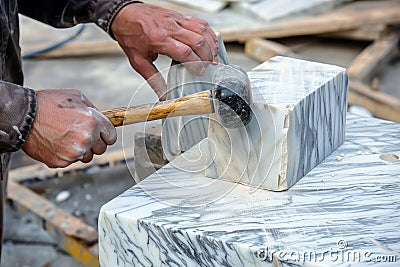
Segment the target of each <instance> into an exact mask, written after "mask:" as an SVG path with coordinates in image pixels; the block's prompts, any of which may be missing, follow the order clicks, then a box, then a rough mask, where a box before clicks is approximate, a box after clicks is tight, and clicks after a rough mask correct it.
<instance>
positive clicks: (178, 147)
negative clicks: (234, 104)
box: [162, 37, 229, 161]
mask: <svg viewBox="0 0 400 267" xmlns="http://www.w3.org/2000/svg"><path fill="white" fill-rule="evenodd" d="M218 45H219V49H218V59H219V62H220V64H224V65H226V64H229V61H228V56H227V53H226V50H225V45H224V42H223V41H222V39H221V38H220V37H219V38H218ZM216 68H217V66H213V65H208V67H207V68H206V70H205V73H204V75H203V76H197V75H195V74H193V73H191V72H190V71H188V69H187V68H186V67H185V66H184V65H183V64H180V63H179V62H172V64H171V67H170V69H169V71H168V79H167V87H168V91H167V99H175V98H179V97H182V96H186V95H190V94H194V93H198V92H201V91H206V90H210V89H211V87H212V80H213V76H214V72H215V70H216ZM207 131H208V114H204V115H193V116H182V117H176V118H167V119H165V120H163V129H162V146H163V151H164V155H165V158H166V159H168V160H169V161H171V160H172V159H174V158H175V157H177V156H179V155H180V154H181V153H182V152H184V151H186V150H189V149H190V148H191V147H192V146H193V145H195V144H197V143H198V142H199V141H201V140H203V139H204V138H205V137H207Z"/></svg>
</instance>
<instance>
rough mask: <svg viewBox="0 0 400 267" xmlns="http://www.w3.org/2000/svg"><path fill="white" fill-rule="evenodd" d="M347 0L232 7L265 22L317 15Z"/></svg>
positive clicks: (284, 0)
mask: <svg viewBox="0 0 400 267" xmlns="http://www.w3.org/2000/svg"><path fill="white" fill-rule="evenodd" d="M344 2H349V0H307V1H304V0H260V1H256V2H253V3H243V2H242V3H233V4H232V7H233V8H234V9H235V10H237V11H239V12H241V13H243V14H246V15H249V16H257V17H258V18H260V19H263V20H266V21H273V20H283V19H290V18H294V17H300V16H310V15H317V14H321V13H323V12H326V11H329V10H331V9H332V8H334V7H335V6H337V5H339V4H342V3H344Z"/></svg>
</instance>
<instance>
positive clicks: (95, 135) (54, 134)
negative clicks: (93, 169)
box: [22, 89, 117, 168]
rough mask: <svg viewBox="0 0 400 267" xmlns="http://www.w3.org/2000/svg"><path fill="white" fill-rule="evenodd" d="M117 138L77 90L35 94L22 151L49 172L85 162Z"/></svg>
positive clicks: (109, 126)
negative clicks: (34, 105)
mask: <svg viewBox="0 0 400 267" xmlns="http://www.w3.org/2000/svg"><path fill="white" fill-rule="evenodd" d="M116 139H117V134H116V130H115V128H114V126H113V125H112V124H111V122H110V121H109V120H108V119H107V118H106V117H105V116H104V115H102V114H101V113H100V112H99V111H98V110H97V109H96V108H95V107H94V106H93V104H92V103H91V102H90V101H89V100H88V99H87V98H86V97H85V96H84V95H83V94H82V93H81V92H80V91H79V90H73V89H70V90H44V91H38V92H37V111H36V118H35V121H34V122H33V124H32V127H31V130H30V131H29V134H28V137H27V139H26V141H25V143H24V145H23V147H22V149H23V150H24V151H25V153H26V154H28V155H29V156H30V157H32V158H34V159H36V160H38V161H41V162H43V163H45V164H46V165H47V166H49V167H51V168H57V167H66V166H68V165H69V164H71V163H73V162H76V161H79V160H80V161H82V162H85V163H86V162H89V161H90V160H91V159H92V158H93V154H98V155H100V154H102V153H104V152H105V151H106V149H107V145H112V144H113V143H114V142H115V141H116Z"/></svg>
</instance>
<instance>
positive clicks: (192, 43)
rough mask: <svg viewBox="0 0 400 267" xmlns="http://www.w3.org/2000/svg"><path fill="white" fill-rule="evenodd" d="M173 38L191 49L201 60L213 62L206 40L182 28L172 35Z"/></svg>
mask: <svg viewBox="0 0 400 267" xmlns="http://www.w3.org/2000/svg"><path fill="white" fill-rule="evenodd" d="M174 38H175V39H176V40H178V41H180V42H181V43H184V44H186V45H188V46H189V47H190V48H192V50H193V51H194V52H195V53H196V54H197V56H198V57H199V58H200V59H201V60H203V61H208V62H212V61H213V59H214V55H213V53H212V50H211V48H210V46H209V43H208V40H207V39H206V38H205V37H203V36H201V35H200V34H197V33H195V32H193V31H189V30H186V29H184V28H182V29H181V30H180V31H178V32H177V33H176V34H175V35H174Z"/></svg>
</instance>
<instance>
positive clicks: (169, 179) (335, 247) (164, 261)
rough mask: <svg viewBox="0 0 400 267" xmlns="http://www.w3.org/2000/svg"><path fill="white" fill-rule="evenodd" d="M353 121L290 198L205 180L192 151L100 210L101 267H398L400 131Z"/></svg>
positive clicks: (369, 120) (197, 151) (197, 154)
mask: <svg viewBox="0 0 400 267" xmlns="http://www.w3.org/2000/svg"><path fill="white" fill-rule="evenodd" d="M347 120H348V121H347V127H348V128H347V132H346V142H345V143H344V145H342V146H341V147H340V148H339V149H338V150H337V151H336V152H335V153H333V154H332V155H330V156H329V157H328V158H327V159H326V160H324V162H322V163H321V164H319V165H318V166H317V167H316V168H314V169H313V170H312V171H311V172H310V173H308V174H307V175H306V177H304V178H303V179H301V180H300V181H299V182H298V183H297V184H296V185H294V186H293V187H292V188H290V189H289V190H287V191H285V192H272V191H268V190H252V188H251V187H249V186H244V185H240V184H236V183H231V182H227V181H222V180H216V179H211V178H207V177H205V176H204V171H203V166H204V162H201V160H197V161H196V160H195V161H193V160H194V159H199V157H201V152H202V151H203V152H204V150H205V148H206V146H203V144H202V143H203V142H201V143H200V144H198V145H196V146H194V147H193V148H192V149H190V150H189V151H187V152H185V153H184V154H182V155H181V156H179V157H177V158H176V160H175V161H174V162H171V163H170V164H168V165H167V166H165V167H164V168H162V169H160V170H158V171H157V172H156V173H154V174H152V175H150V176H149V177H148V178H146V179H145V180H143V181H142V182H140V183H138V184H137V185H135V186H133V187H132V188H130V189H129V190H127V191H126V192H124V193H122V194H121V195H120V196H118V197H116V198H115V199H113V200H111V201H110V202H109V203H107V204H105V205H104V206H103V207H102V209H101V211H100V215H99V231H98V232H99V258H100V266H101V267H137V266H141V267H147V266H168V267H169V266H171V267H180V266H189V267H221V266H224V267H231V266H232V267H253V266H255V267H267V266H268V267H272V266H282V267H289V266H291V267H293V266H398V265H399V263H398V261H399V251H400V230H399V229H400V215H399V199H400V186H399V179H400V160H399V156H400V124H396V123H391V122H387V121H382V120H377V119H373V118H362V117H359V116H354V115H350V116H348V118H347ZM205 141H206V140H205ZM202 146H203V147H202ZM338 156H340V157H342V160H341V161H338V160H336V157H338ZM396 257H397V262H395V261H396ZM390 259H391V260H390ZM390 261H391V262H390ZM383 262H384V263H383Z"/></svg>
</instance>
